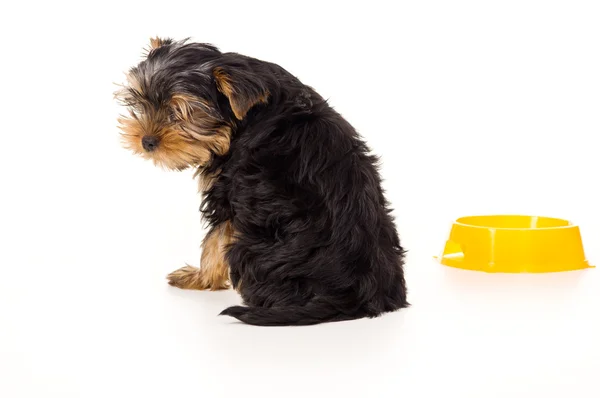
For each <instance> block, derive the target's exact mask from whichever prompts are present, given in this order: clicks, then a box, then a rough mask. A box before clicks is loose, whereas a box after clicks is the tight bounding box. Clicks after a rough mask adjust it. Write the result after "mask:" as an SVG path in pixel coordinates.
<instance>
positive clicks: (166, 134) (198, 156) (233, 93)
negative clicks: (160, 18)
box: [116, 38, 269, 170]
mask: <svg viewBox="0 0 600 398" xmlns="http://www.w3.org/2000/svg"><path fill="white" fill-rule="evenodd" d="M245 62H246V60H245V58H244V57H242V56H239V55H237V54H222V53H221V52H220V51H219V50H218V49H217V48H216V47H213V46H212V45H208V44H199V43H187V42H186V41H180V42H175V41H173V40H171V39H158V38H157V39H152V40H151V43H150V48H149V50H148V54H147V56H146V57H145V59H144V60H143V61H142V62H141V63H140V64H139V65H137V66H135V67H134V68H132V69H131V70H130V71H129V73H128V74H127V83H126V84H125V85H124V86H123V87H122V88H121V89H120V90H119V91H118V92H117V93H116V97H117V99H118V100H119V101H120V102H121V104H123V105H124V106H126V107H127V115H126V116H122V117H120V118H119V122H120V128H121V130H122V137H123V144H124V146H125V147H127V148H128V149H131V150H132V151H133V152H134V153H136V154H138V155H141V156H143V157H144V158H146V159H150V160H152V161H153V162H154V163H155V164H156V165H159V166H163V167H165V168H168V169H172V170H183V169H186V168H188V167H190V166H199V167H202V166H206V165H207V164H208V163H209V162H210V160H211V159H212V157H213V156H215V155H217V156H218V155H224V154H226V153H227V152H228V151H229V145H230V140H231V134H232V129H234V128H235V125H236V124H237V123H238V122H240V121H241V120H243V119H244V118H245V116H246V114H247V113H248V111H249V110H250V109H251V108H252V107H253V106H255V105H256V104H258V103H266V102H267V99H268V97H269V91H268V89H267V87H266V85H265V84H263V83H262V80H261V79H259V78H257V76H255V75H253V71H252V69H251V68H248V67H247V65H245Z"/></svg>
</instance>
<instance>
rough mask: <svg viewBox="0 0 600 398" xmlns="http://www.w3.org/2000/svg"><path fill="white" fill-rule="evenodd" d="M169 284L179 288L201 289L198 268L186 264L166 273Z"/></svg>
mask: <svg viewBox="0 0 600 398" xmlns="http://www.w3.org/2000/svg"><path fill="white" fill-rule="evenodd" d="M167 280H168V281H169V285H171V286H175V287H178V288H180V289H202V287H201V285H202V275H201V273H200V268H196V267H192V266H191V265H186V266H185V267H182V268H179V269H178V270H176V271H173V272H171V273H170V274H169V275H167Z"/></svg>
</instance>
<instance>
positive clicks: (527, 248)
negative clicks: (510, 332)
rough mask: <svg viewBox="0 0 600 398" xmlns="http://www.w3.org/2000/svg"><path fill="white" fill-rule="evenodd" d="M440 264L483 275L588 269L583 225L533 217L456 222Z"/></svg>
mask: <svg viewBox="0 0 600 398" xmlns="http://www.w3.org/2000/svg"><path fill="white" fill-rule="evenodd" d="M439 260H440V262H441V263H442V264H444V265H447V266H450V267H456V268H462V269H467V270H474V271H485V272H511V273H516V272H558V271H573V270H580V269H584V268H590V267H591V266H590V265H589V264H588V262H587V260H586V258H585V254H584V251H583V244H582V242H581V235H580V232H579V227H578V226H576V225H573V224H571V223H570V222H569V221H567V220H561V219H559V218H550V217H534V216H511V215H495V216H494V215H491V216H471V217H462V218H459V219H458V220H456V221H455V222H454V224H453V225H452V229H451V231H450V236H449V238H448V241H447V242H446V246H445V247H444V251H443V253H442V255H441V256H440V257H439Z"/></svg>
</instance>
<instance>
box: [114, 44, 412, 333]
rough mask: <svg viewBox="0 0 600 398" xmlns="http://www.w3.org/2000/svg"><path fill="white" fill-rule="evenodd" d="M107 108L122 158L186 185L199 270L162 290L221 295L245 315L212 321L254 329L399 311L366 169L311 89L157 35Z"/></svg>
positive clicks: (351, 132)
mask: <svg viewBox="0 0 600 398" xmlns="http://www.w3.org/2000/svg"><path fill="white" fill-rule="evenodd" d="M117 98H118V99H119V100H120V102H121V103H122V104H123V105H124V106H126V107H127V110H128V112H127V113H128V114H127V116H123V117H121V118H120V127H121V129H122V137H123V142H124V145H125V146H126V147H127V148H129V149H130V150H132V151H133V152H134V153H136V154H138V155H140V156H141V157H143V158H145V159H148V160H151V161H152V162H153V163H154V164H156V165H158V166H161V167H164V168H166V169H171V170H184V169H187V168H194V169H195V170H196V176H197V178H198V179H199V184H200V190H201V192H202V197H203V200H202V206H201V209H200V210H201V212H202V215H203V218H204V219H205V220H206V221H207V224H208V225H209V231H208V232H207V234H206V237H205V239H204V241H203V243H202V257H201V260H200V264H201V266H200V268H195V267H190V266H186V267H184V268H181V269H179V270H177V271H174V272H173V273H171V274H170V275H169V276H168V280H169V283H170V284H171V285H173V286H176V287H179V288H182V289H209V290H217V289H226V288H228V287H230V286H231V287H233V288H234V289H236V290H237V291H238V292H239V293H240V295H241V297H242V298H243V301H244V304H245V306H233V307H229V308H227V309H225V310H224V311H223V312H222V313H221V315H229V316H232V317H234V318H237V319H238V320H240V321H242V322H245V323H248V324H252V325H263V326H274V325H311V324H318V323H323V322H332V321H343V320H352V319H358V318H365V317H369V318H372V317H376V316H379V315H381V314H383V313H385V312H390V311H395V310H398V309H401V308H404V307H407V306H408V303H407V298H406V286H405V279H404V271H403V265H404V254H405V250H404V249H403V247H402V246H401V244H400V240H399V237H398V234H397V232H396V229H395V226H394V220H393V218H392V216H391V215H390V211H391V210H390V209H389V208H388V203H387V201H386V198H385V196H384V193H383V190H382V188H381V184H380V176H379V174H378V169H377V158H376V157H375V156H373V155H371V154H370V153H369V152H370V151H369V148H368V147H367V146H366V144H365V142H363V140H362V139H361V138H360V136H359V135H358V134H357V132H356V131H355V129H354V128H353V127H352V126H351V125H350V124H349V123H348V122H347V121H346V120H344V118H342V116H340V115H339V114H338V113H337V112H335V111H334V110H333V109H332V108H331V107H330V106H329V105H328V104H327V101H325V100H324V99H323V98H322V97H321V96H320V95H319V94H317V93H316V92H315V91H314V90H313V89H312V88H311V87H309V86H306V85H304V84H302V82H300V81H299V80H298V79H297V78H296V77H294V76H293V75H292V74H290V73H289V72H287V71H286V70H285V69H283V68H282V67H280V66H278V65H276V64H273V63H269V62H264V61H260V60H257V59H254V58H250V57H246V56H243V55H240V54H236V53H222V52H220V51H219V50H218V49H217V48H216V47H214V46H212V45H209V44H200V43H192V42H189V41H188V40H184V41H174V40H172V39H158V38H157V39H152V40H151V45H150V49H149V50H148V53H147V54H146V55H145V58H144V59H143V60H142V62H141V63H140V64H139V65H137V66H135V67H134V68H132V69H131V70H130V71H129V72H128V74H127V83H126V84H125V85H124V86H123V87H122V89H121V90H120V91H119V92H118V93H117Z"/></svg>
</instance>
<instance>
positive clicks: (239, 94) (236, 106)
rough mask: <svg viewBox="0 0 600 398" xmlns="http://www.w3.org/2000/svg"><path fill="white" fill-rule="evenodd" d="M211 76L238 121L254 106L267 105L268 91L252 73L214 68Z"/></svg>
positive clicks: (234, 68) (235, 68)
mask: <svg viewBox="0 0 600 398" xmlns="http://www.w3.org/2000/svg"><path fill="white" fill-rule="evenodd" d="M213 76H214V78H215V83H216V85H217V89H218V90H219V91H220V92H221V93H223V95H224V96H225V97H227V99H228V100H229V105H230V106H231V110H232V111H233V114H234V115H235V117H236V118H237V119H238V120H242V119H244V117H245V116H246V114H247V113H248V111H249V110H250V109H251V108H252V107H253V106H254V105H256V104H259V103H267V100H268V98H269V90H268V89H267V88H266V86H265V84H264V83H263V81H262V79H260V78H259V77H258V76H257V75H256V74H255V73H254V72H253V71H251V70H248V69H247V68H237V67H216V68H215V69H214V70H213Z"/></svg>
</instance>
